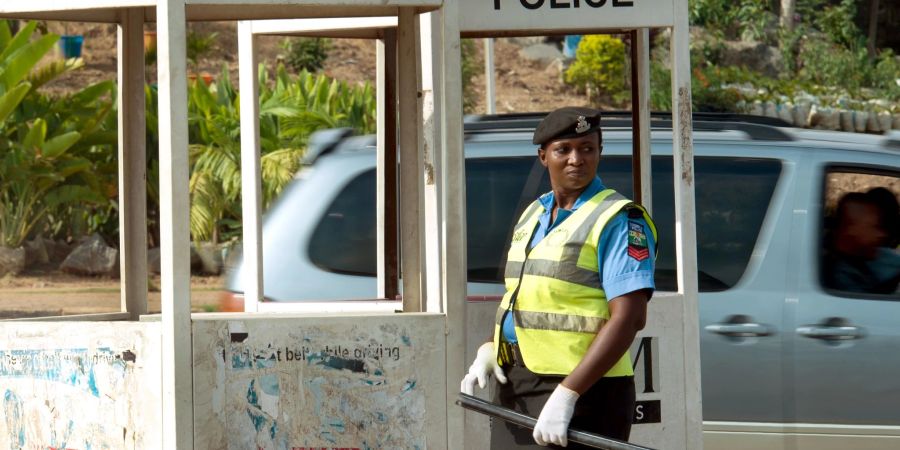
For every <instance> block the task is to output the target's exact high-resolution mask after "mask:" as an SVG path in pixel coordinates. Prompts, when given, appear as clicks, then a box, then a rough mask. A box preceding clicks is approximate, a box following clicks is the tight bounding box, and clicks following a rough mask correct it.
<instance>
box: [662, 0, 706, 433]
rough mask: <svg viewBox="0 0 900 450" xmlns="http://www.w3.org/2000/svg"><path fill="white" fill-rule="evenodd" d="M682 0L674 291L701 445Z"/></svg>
mask: <svg viewBox="0 0 900 450" xmlns="http://www.w3.org/2000/svg"><path fill="white" fill-rule="evenodd" d="M687 7H688V5H687V1H676V2H674V27H673V28H672V41H671V48H670V53H671V55H672V66H673V67H674V69H673V70H672V147H673V148H672V155H673V158H674V161H673V168H674V177H675V179H674V189H675V243H676V245H675V255H676V263H677V265H676V267H677V268H678V292H679V293H680V294H682V295H683V298H684V304H683V311H682V318H683V321H682V330H683V333H684V334H683V336H684V356H683V360H684V400H685V424H684V427H685V440H686V442H685V443H684V446H683V448H690V449H702V448H703V434H702V425H703V420H702V411H701V409H700V408H701V407H700V405H701V398H700V332H699V327H700V323H699V316H698V312H697V234H696V230H695V226H696V219H695V216H696V208H695V204H694V143H693V137H692V124H691V66H690V53H689V50H688V39H689V36H688V8H687Z"/></svg>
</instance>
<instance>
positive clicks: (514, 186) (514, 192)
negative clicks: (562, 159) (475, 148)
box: [466, 156, 549, 283]
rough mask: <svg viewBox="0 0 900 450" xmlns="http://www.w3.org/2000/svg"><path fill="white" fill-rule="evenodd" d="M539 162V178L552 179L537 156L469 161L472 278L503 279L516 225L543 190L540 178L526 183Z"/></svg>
mask: <svg viewBox="0 0 900 450" xmlns="http://www.w3.org/2000/svg"><path fill="white" fill-rule="evenodd" d="M535 165H537V168H538V171H536V173H535V175H536V176H537V177H539V179H538V180H537V181H541V180H545V179H549V178H548V177H547V175H546V173H547V171H546V170H544V169H543V166H541V165H540V162H539V161H538V159H537V158H536V157H534V156H528V157H517V158H480V159H470V160H467V161H466V230H467V235H466V237H467V240H468V246H467V251H468V253H467V255H468V256H467V258H466V260H467V262H468V270H469V281H482V282H489V283H501V282H503V272H504V268H505V266H506V253H507V251H508V250H509V242H510V239H511V238H512V229H513V227H514V226H515V224H516V222H517V221H518V219H519V216H520V215H521V214H522V212H523V211H524V210H525V208H526V207H527V206H528V205H529V204H531V202H532V201H534V199H535V198H536V197H537V195H538V192H539V191H538V190H537V189H538V186H540V182H538V183H534V186H533V187H526V185H528V177H529V174H530V173H532V168H534V167H535ZM526 190H527V191H529V192H525V191H526Z"/></svg>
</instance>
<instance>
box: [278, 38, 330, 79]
mask: <svg viewBox="0 0 900 450" xmlns="http://www.w3.org/2000/svg"><path fill="white" fill-rule="evenodd" d="M330 43H331V42H330V41H329V40H328V39H326V38H308V37H299V38H287V39H285V40H284V41H282V43H281V48H283V49H284V51H285V52H287V54H286V55H285V57H284V62H285V63H286V64H287V65H288V67H290V68H291V69H293V70H295V71H297V72H301V71H304V70H306V71H308V72H318V71H320V70H322V67H324V65H325V60H326V59H327V58H328V48H329V46H330Z"/></svg>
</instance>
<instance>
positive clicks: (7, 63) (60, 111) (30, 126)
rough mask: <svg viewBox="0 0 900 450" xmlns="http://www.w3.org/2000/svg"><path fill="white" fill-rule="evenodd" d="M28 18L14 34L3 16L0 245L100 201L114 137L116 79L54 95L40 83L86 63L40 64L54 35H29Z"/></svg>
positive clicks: (0, 49) (10, 244)
mask: <svg viewBox="0 0 900 450" xmlns="http://www.w3.org/2000/svg"><path fill="white" fill-rule="evenodd" d="M36 28H37V24H36V23H34V22H31V23H29V24H27V25H26V26H25V27H23V28H22V29H21V30H20V31H19V32H18V33H17V34H16V35H15V36H12V35H11V33H10V30H9V27H8V24H7V22H5V21H0V245H3V246H7V247H13V248H15V247H18V246H20V245H21V244H22V242H23V241H24V240H25V239H27V238H28V237H29V236H30V235H31V234H32V232H35V231H39V230H38V227H39V226H41V224H45V225H46V220H47V219H48V217H51V216H53V214H54V213H56V212H58V211H60V210H61V209H62V208H64V207H65V205H70V204H73V203H93V204H102V203H104V202H105V201H106V199H105V197H104V196H103V194H102V193H103V188H104V186H105V181H106V180H104V178H103V176H102V175H103V173H102V171H101V170H98V165H97V164H96V160H95V153H103V152H102V151H101V152H98V151H97V149H98V147H100V146H103V145H109V144H111V143H115V134H112V138H111V140H110V135H109V133H107V129H106V128H105V126H106V125H108V123H109V122H108V121H107V120H106V119H107V117H108V115H109V112H110V111H111V110H112V97H113V87H114V86H113V84H112V82H101V83H98V84H95V85H93V86H90V87H88V88H85V89H83V90H81V91H79V92H76V93H74V94H71V95H68V96H66V97H65V98H62V99H50V98H48V97H46V96H44V95H43V94H41V93H40V92H38V91H37V90H36V88H37V87H38V86H40V85H42V84H44V83H46V82H48V81H50V80H52V79H54V78H56V77H58V76H60V75H63V74H65V73H68V72H70V71H72V70H76V69H77V68H79V67H81V63H80V62H79V61H73V62H71V63H54V64H49V65H47V66H45V67H44V68H42V69H37V70H36V69H35V66H36V64H37V62H38V61H39V60H40V59H41V58H42V57H43V56H44V55H45V54H46V53H47V52H48V51H49V50H50V49H51V48H52V47H53V44H54V43H55V42H56V40H57V39H58V36H55V35H49V34H48V35H44V36H39V37H37V38H36V39H32V38H31V37H32V35H33V34H34V32H35V29H36Z"/></svg>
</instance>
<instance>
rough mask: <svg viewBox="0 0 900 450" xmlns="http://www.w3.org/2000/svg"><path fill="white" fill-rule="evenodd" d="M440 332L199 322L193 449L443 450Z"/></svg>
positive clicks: (219, 319)
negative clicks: (427, 449)
mask: <svg viewBox="0 0 900 450" xmlns="http://www.w3.org/2000/svg"><path fill="white" fill-rule="evenodd" d="M444 323H445V320H444V316H443V315H436V314H404V315H402V316H400V315H396V314H387V315H367V316H365V315H357V316H343V317H330V316H311V315H303V316H293V317H291V316H287V315H285V314H279V315H277V316H275V315H271V314H262V313H260V314H255V315H253V316H252V317H251V316H248V315H236V314H235V315H219V314H210V315H195V317H194V328H193V348H194V351H193V355H194V402H195V403H194V430H195V441H194V442H195V446H196V448H198V449H226V448H227V449H250V448H265V449H270V448H271V449H280V448H287V449H309V448H315V449H319V448H329V449H331V448H350V449H353V448H356V449H363V448H370V449H378V448H382V449H425V448H438V449H440V448H445V447H446V442H445V436H446V431H445V429H444V422H445V416H444V415H445V397H444V392H445V382H446V381H445V373H446V371H445V358H446V356H445V349H444Z"/></svg>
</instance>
